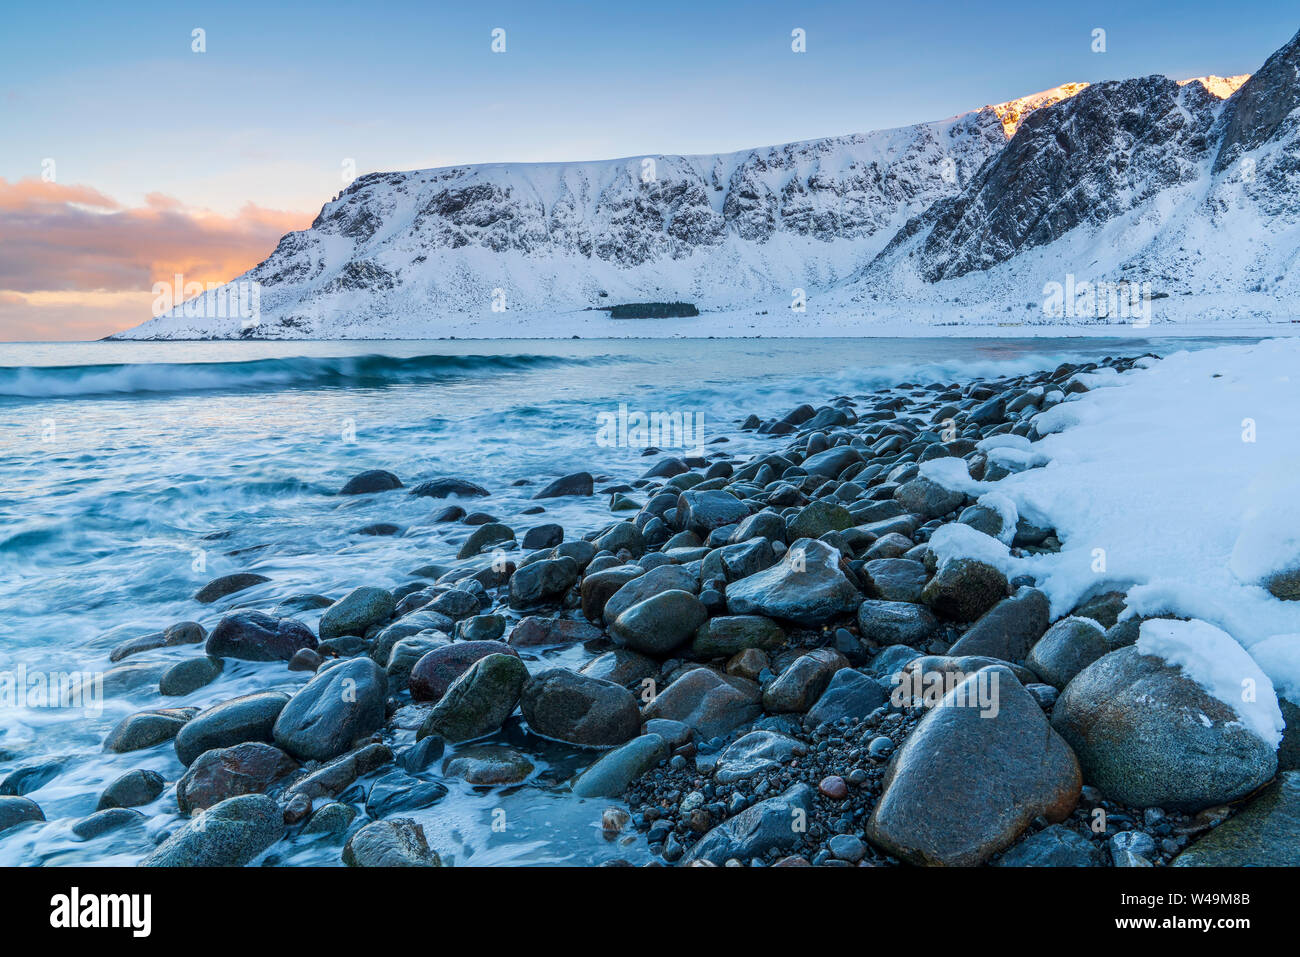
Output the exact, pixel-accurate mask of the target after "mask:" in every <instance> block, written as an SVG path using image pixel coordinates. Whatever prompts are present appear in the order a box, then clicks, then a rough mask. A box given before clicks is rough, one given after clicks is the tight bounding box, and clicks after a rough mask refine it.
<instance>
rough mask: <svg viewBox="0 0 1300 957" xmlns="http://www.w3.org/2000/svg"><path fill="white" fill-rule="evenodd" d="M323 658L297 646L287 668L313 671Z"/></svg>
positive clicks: (308, 649)
mask: <svg viewBox="0 0 1300 957" xmlns="http://www.w3.org/2000/svg"><path fill="white" fill-rule="evenodd" d="M218 660H220V659H218ZM324 660H325V659H324V658H322V657H321V656H320V655H319V654H317V653H316V652H315V651H313V650H312V649H311V648H299V649H298V650H297V651H295V652H294V653H293V657H292V658H290V659H289V666H288V669H289V670H290V671H315V670H316V669H317V668H319V667H320V666H321V664H322V663H323V662H324Z"/></svg>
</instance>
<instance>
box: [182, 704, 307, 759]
mask: <svg viewBox="0 0 1300 957" xmlns="http://www.w3.org/2000/svg"><path fill="white" fill-rule="evenodd" d="M288 703H289V696H288V695H287V694H285V693H284V692H282V691H259V692H257V693H256V694H248V695H241V696H240V697H238V698H231V699H230V700H228V701H223V702H221V703H220V704H215V705H213V706H212V707H210V708H206V709H204V710H203V711H200V712H199V713H198V714H197V715H196V716H195V717H194V719H193V720H192V721H190V722H189V723H188V724H186V725H185V727H183V728H181V730H180V733H179V734H177V735H176V756H177V757H178V758H180V761H181V764H185V765H189V764H191V763H193V761H194V759H195V758H197V757H198V756H199V755H200V754H202V753H203V752H204V751H211V750H212V749H213V748H228V747H231V746H233V745H236V744H243V743H244V742H245V741H261V742H270V740H271V729H272V728H273V727H274V726H275V720H276V718H278V717H279V716H280V712H281V711H282V710H284V706H285V705H286V704H288Z"/></svg>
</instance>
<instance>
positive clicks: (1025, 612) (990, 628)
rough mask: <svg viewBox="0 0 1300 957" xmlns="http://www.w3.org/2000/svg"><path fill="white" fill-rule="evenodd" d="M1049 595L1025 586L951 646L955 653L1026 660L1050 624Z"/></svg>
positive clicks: (984, 615)
mask: <svg viewBox="0 0 1300 957" xmlns="http://www.w3.org/2000/svg"><path fill="white" fill-rule="evenodd" d="M1051 620H1052V619H1051V608H1050V603H1049V602H1048V600H1047V596H1046V595H1044V594H1043V593H1042V592H1041V591H1039V590H1038V589H1036V588H1022V589H1020V591H1018V592H1017V593H1016V594H1015V596H1014V597H1012V598H1004V599H1002V600H1001V601H999V602H998V603H997V604H996V605H994V606H993V607H992V608H990V609H989V610H988V611H986V612H985V613H984V614H983V615H981V616H980V618H979V620H978V621H976V622H975V624H973V625H971V626H970V629H969V630H968V631H967V632H966V634H964V635H962V636H961V637H960V638H959V639H957V642H956V643H955V644H954V645H953V646H952V648H951V649H949V652H950V654H954V655H987V656H988V657H990V658H1001V659H1002V660H1004V661H1024V660H1025V657H1026V656H1027V655H1028V654H1029V649H1030V648H1032V647H1033V646H1034V642H1036V641H1038V639H1040V638H1042V637H1043V635H1044V633H1046V631H1047V628H1048V625H1049V624H1050V623H1051Z"/></svg>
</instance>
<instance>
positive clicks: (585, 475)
mask: <svg viewBox="0 0 1300 957" xmlns="http://www.w3.org/2000/svg"><path fill="white" fill-rule="evenodd" d="M593 483H594V479H592V477H591V473H590V472H574V473H573V474H572V475H565V476H562V477H561V478H557V479H556V480H555V481H553V482H551V483H550V484H549V485H547V486H546V487H545V488H544V489H542V490H541V491H540V492H538V493H537V494H536V495H534V496H533V498H535V499H538V498H559V497H561V496H563V495H590V494H591V493H592V491H593Z"/></svg>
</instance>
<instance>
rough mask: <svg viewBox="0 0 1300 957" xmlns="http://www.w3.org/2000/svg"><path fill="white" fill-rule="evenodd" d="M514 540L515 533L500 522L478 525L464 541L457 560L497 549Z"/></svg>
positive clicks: (457, 554)
mask: <svg viewBox="0 0 1300 957" xmlns="http://www.w3.org/2000/svg"><path fill="white" fill-rule="evenodd" d="M514 540H515V531H514V529H512V528H511V527H510V526H509V525H502V524H501V523H500V522H488V523H486V524H484V525H480V526H479V527H478V528H476V529H474V531H473V532H472V533H471V534H470V536H469V538H467V539H465V544H463V545H462V546H461V547H460V551H459V552H457V553H456V557H457V558H472V557H473V556H475V555H477V554H479V553H480V552H483V551H485V550H487V549H490V548H499V547H500V546H502V545H504V544H505V543H507V542H513V541H514Z"/></svg>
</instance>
